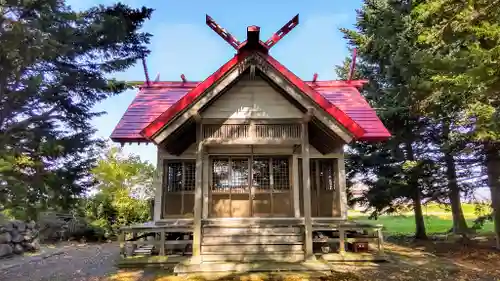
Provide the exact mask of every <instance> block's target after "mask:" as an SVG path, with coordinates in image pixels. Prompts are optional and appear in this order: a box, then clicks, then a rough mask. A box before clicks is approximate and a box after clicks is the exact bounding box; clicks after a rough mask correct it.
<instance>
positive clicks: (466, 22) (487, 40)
mask: <svg viewBox="0 0 500 281" xmlns="http://www.w3.org/2000/svg"><path fill="white" fill-rule="evenodd" d="M413 17H414V18H416V19H418V23H419V28H420V30H421V31H422V32H421V34H420V36H419V42H420V44H421V45H422V47H423V48H426V49H427V50H428V55H427V56H426V58H427V61H426V64H427V66H426V67H427V69H428V71H429V73H430V74H431V75H432V79H431V81H432V87H433V89H434V91H433V93H432V94H431V95H429V96H427V97H426V104H440V105H441V106H442V107H448V108H455V109H458V110H456V111H455V112H460V113H461V117H462V118H461V119H462V123H463V124H467V126H470V127H471V128H473V129H472V130H471V133H470V135H471V137H472V139H473V140H474V141H475V142H476V144H477V145H480V146H481V147H482V149H483V154H484V158H485V163H484V164H485V167H486V171H487V175H488V185H489V187H490V189H491V199H492V205H493V217H494V220H495V232H496V235H497V248H499V249H500V111H499V108H500V68H499V67H498V61H499V60H500V52H499V51H500V25H499V24H498V23H499V22H500V1H498V0H494V1H491V0H476V1H466V0H450V1H441V0H427V1H416V3H414V9H413Z"/></svg>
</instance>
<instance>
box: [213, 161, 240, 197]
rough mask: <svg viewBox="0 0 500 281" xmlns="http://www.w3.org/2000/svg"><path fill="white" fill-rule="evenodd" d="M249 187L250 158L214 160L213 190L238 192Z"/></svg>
mask: <svg viewBox="0 0 500 281" xmlns="http://www.w3.org/2000/svg"><path fill="white" fill-rule="evenodd" d="M245 189H248V159H247V158H234V159H229V158H225V159H224V158H222V159H214V160H213V162H212V190H213V191H215V192H232V193H237V192H241V191H243V190H245Z"/></svg>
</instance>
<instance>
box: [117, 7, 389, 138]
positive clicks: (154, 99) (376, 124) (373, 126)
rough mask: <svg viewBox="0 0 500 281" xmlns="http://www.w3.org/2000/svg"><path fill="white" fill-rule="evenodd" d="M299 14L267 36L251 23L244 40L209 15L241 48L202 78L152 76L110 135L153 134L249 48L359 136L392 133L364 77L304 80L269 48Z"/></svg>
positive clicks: (216, 28) (217, 29)
mask: <svg viewBox="0 0 500 281" xmlns="http://www.w3.org/2000/svg"><path fill="white" fill-rule="evenodd" d="M298 20H299V19H298V15H297V16H295V17H294V18H293V19H291V20H290V21H289V22H288V23H287V24H285V25H284V26H283V27H282V28H281V29H280V30H278V32H276V33H275V34H274V35H273V36H271V38H270V39H269V40H267V41H266V42H263V41H261V40H260V39H259V34H260V28H259V27H256V26H250V27H248V28H247V40H246V41H245V42H243V43H240V41H238V40H237V39H236V38H235V37H234V36H232V35H231V34H229V33H228V32H227V31H226V30H225V29H223V28H222V27H220V26H219V25H218V24H217V23H216V22H215V21H214V20H213V19H212V18H211V17H209V16H208V15H207V17H206V23H207V25H208V26H210V28H212V29H213V30H214V31H215V32H216V33H217V34H219V35H220V36H221V37H222V38H223V39H224V40H225V41H227V42H228V43H229V44H230V45H231V46H232V47H233V48H235V49H237V50H238V53H237V54H236V55H235V56H234V57H233V58H232V59H230V60H229V61H228V62H227V63H225V64H224V65H223V66H222V67H221V68H219V69H218V70H217V71H216V72H214V73H213V74H212V75H210V76H209V77H208V78H207V79H205V80H204V81H203V82H201V83H199V82H190V83H189V82H154V83H153V84H152V85H150V86H151V87H147V88H142V89H141V90H140V91H139V93H138V94H137V96H136V98H135V99H134V101H133V102H132V104H131V105H130V106H129V108H128V109H127V111H126V112H125V114H124V115H123V117H122V119H121V120H120V122H119V124H118V125H117V126H116V128H115V130H114V131H113V133H112V134H111V139H112V140H114V141H119V142H138V141H148V140H150V139H151V138H152V137H153V135H155V134H156V133H158V132H159V130H161V129H162V128H163V127H164V126H165V125H167V124H168V123H169V122H170V121H171V120H172V119H173V118H175V116H177V114H178V113H179V112H182V111H183V110H185V109H186V108H187V107H188V106H189V105H190V104H192V103H193V102H194V101H195V100H197V99H198V98H199V97H200V95H202V94H203V93H205V92H206V90H207V89H208V88H209V87H210V86H212V85H213V84H214V83H216V82H217V81H219V80H220V79H221V78H222V77H223V76H224V75H225V74H226V73H228V72H229V71H230V70H231V69H233V68H234V67H237V66H238V65H239V64H240V63H241V62H242V61H244V60H245V58H246V57H248V56H249V55H250V54H257V55H259V56H261V57H262V58H263V60H264V61H265V62H266V63H267V64H269V66H271V67H272V68H274V69H275V70H276V71H278V72H279V73H280V74H281V75H282V76H283V78H284V79H285V80H288V81H289V82H290V83H291V84H293V85H294V86H295V87H296V88H298V89H299V90H300V91H301V92H302V93H303V94H305V95H307V96H309V97H310V98H311V99H312V100H313V101H314V102H316V103H317V105H318V106H320V107H321V108H322V109H323V110H324V111H325V112H327V113H328V114H330V115H331V116H332V117H333V118H335V119H336V120H337V121H338V122H339V123H340V124H341V125H342V126H343V127H344V128H346V129H347V130H348V131H349V132H350V133H351V134H352V135H353V136H354V138H355V139H358V140H382V139H387V138H389V137H390V133H389V132H388V131H387V129H386V128H385V127H384V125H383V124H382V122H381V121H380V119H379V118H378V117H377V115H376V113H375V111H374V110H373V109H372V108H371V107H370V105H369V104H368V103H367V102H366V100H365V99H364V98H363V97H362V96H361V94H360V93H359V92H358V90H357V89H356V87H357V86H361V85H362V84H363V82H364V81H350V82H346V81H323V82H321V81H315V82H304V81H303V80H301V79H300V78H298V77H297V76H296V75H295V74H293V73H292V72H291V71H290V70H288V69H287V68H286V67H284V66H283V65H282V64H280V63H279V62H278V61H277V60H275V59H274V58H273V57H271V56H270V55H269V54H268V51H269V49H270V48H271V47H272V46H273V45H274V44H276V43H277V42H278V41H279V40H280V39H281V38H282V37H283V36H285V35H286V34H287V33H288V32H290V30H292V29H293V28H294V27H295V26H297V24H298V22H299V21H298ZM353 65H354V63H353ZM315 80H316V79H315ZM148 81H149V80H148ZM148 84H149V83H148Z"/></svg>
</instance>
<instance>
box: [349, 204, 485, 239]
mask: <svg viewBox="0 0 500 281" xmlns="http://www.w3.org/2000/svg"><path fill="white" fill-rule="evenodd" d="M462 208H463V210H464V216H465V218H466V219H467V222H468V225H469V227H471V226H472V225H473V221H474V219H475V218H476V217H477V214H476V213H475V206H474V205H473V204H463V205H462ZM424 217H425V226H426V230H427V233H428V234H433V233H445V232H447V231H448V230H449V229H450V228H451V227H452V219H451V212H450V211H448V210H446V208H444V207H442V206H440V205H438V204H429V205H426V206H424ZM349 218H350V219H351V220H355V221H359V222H363V223H372V224H382V225H383V226H384V231H385V232H386V233H387V234H388V235H398V234H403V235H411V234H413V233H415V218H414V216H413V214H412V213H411V212H407V213H402V214H394V215H383V216H380V217H379V218H378V219H377V220H369V219H368V216H367V215H365V214H362V213H360V212H357V211H349ZM491 231H493V223H492V222H487V223H486V224H485V225H484V226H483V228H482V229H480V230H479V232H482V233H485V232H491Z"/></svg>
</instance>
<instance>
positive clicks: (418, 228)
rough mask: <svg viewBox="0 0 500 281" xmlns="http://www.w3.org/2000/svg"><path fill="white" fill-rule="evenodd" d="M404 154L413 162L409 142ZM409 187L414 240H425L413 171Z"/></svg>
mask: <svg viewBox="0 0 500 281" xmlns="http://www.w3.org/2000/svg"><path fill="white" fill-rule="evenodd" d="M406 152H407V159H408V160H409V161H415V155H414V152H413V147H412V143H411V142H407V143H406ZM410 186H411V188H412V189H413V198H412V199H413V212H414V213H415V238H416V239H422V240H425V239H427V233H426V232H425V221H424V214H423V212H422V195H421V194H420V187H419V185H418V179H417V176H416V175H415V172H414V171H412V172H411V173H410Z"/></svg>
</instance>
